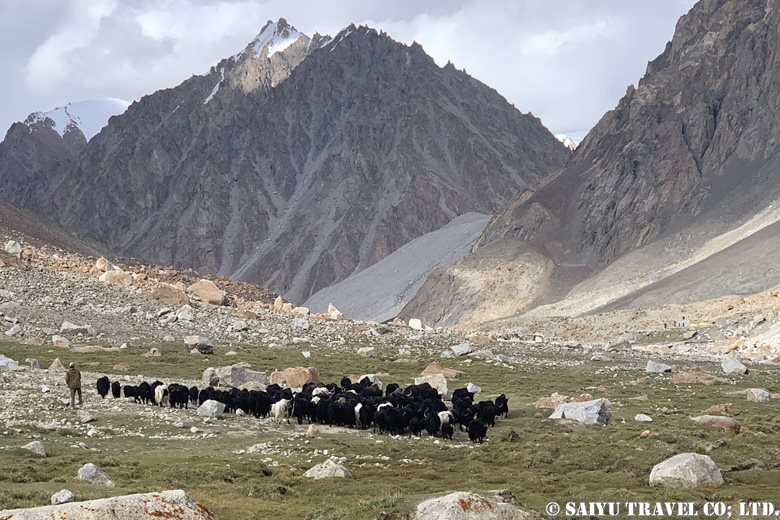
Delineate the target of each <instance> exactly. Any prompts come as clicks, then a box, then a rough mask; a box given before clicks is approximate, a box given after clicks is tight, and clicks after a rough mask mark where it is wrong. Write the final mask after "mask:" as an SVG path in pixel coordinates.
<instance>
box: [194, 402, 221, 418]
mask: <svg viewBox="0 0 780 520" xmlns="http://www.w3.org/2000/svg"><path fill="white" fill-rule="evenodd" d="M224 411H225V404H224V403H220V402H219V401H215V400H213V399H209V400H208V401H206V402H204V403H203V404H202V405H200V406H199V407H198V415H199V416H200V417H212V418H219V417H222V413H223V412H224Z"/></svg>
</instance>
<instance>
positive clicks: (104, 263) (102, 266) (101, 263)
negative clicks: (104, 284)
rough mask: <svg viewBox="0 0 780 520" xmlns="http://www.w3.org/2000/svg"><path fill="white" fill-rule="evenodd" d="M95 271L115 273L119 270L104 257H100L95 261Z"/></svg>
mask: <svg viewBox="0 0 780 520" xmlns="http://www.w3.org/2000/svg"><path fill="white" fill-rule="evenodd" d="M95 269H97V270H98V271H102V272H106V271H116V270H117V269H119V268H118V267H117V266H115V265H114V264H112V263H111V262H109V260H108V258H106V257H105V256H101V257H100V258H98V259H97V260H96V261H95Z"/></svg>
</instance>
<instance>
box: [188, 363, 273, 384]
mask: <svg viewBox="0 0 780 520" xmlns="http://www.w3.org/2000/svg"><path fill="white" fill-rule="evenodd" d="M207 370H208V369H207ZM207 376H208V377H209V378H210V380H211V382H213V381H214V380H215V379H216V381H217V384H218V385H220V386H232V387H233V388H238V387H240V386H241V385H244V384H246V383H250V382H256V383H260V384H263V385H266V386H267V385H269V384H270V377H269V375H268V373H266V372H261V371H258V370H252V369H250V368H249V367H248V366H247V365H246V364H245V363H237V364H235V365H230V366H225V367H217V368H214V372H213V374H212V373H209V374H206V373H205V372H204V374H203V378H204V383H205V382H206V381H205V378H206V377H207ZM213 386H216V385H213Z"/></svg>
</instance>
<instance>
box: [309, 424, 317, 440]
mask: <svg viewBox="0 0 780 520" xmlns="http://www.w3.org/2000/svg"><path fill="white" fill-rule="evenodd" d="M319 436H320V427H319V426H317V425H316V424H310V425H309V427H308V428H307V429H306V437H308V438H309V439H315V438H317V437H319Z"/></svg>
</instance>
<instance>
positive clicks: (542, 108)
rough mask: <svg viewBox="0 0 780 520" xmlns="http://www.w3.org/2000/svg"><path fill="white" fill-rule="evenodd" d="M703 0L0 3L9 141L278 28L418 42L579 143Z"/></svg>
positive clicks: (198, 70) (200, 66)
mask: <svg viewBox="0 0 780 520" xmlns="http://www.w3.org/2000/svg"><path fill="white" fill-rule="evenodd" d="M693 3H694V2H693V0H659V1H657V2H626V1H625V0H598V1H595V0H594V1H586V0H449V1H446V2H444V1H440V0H393V1H385V0H332V1H329V2H325V1H322V0H2V2H0V45H2V49H3V50H2V53H0V66H2V70H3V71H5V72H4V74H3V76H4V78H3V86H2V90H1V91H0V92H2V96H1V97H0V132H4V129H5V128H7V127H8V126H9V125H10V124H11V122H13V121H16V120H21V119H24V117H25V116H26V115H27V114H29V113H30V112H33V111H36V110H47V109H50V108H53V107H54V106H58V105H61V104H64V103H66V102H68V101H76V100H81V99H87V98H92V97H118V98H122V99H126V100H128V101H132V100H136V99H139V98H140V97H141V96H143V95H144V94H147V93H150V92H153V91H155V90H157V89H160V88H165V87H172V86H175V85H177V84H178V83H180V82H181V81H183V80H184V79H186V78H188V77H189V76H191V75H193V74H202V73H205V72H207V71H208V69H209V67H210V66H211V65H213V64H215V63H217V62H218V61H219V60H220V59H221V58H224V57H226V56H229V55H232V54H234V53H236V52H237V51H239V50H240V49H242V48H243V47H244V46H245V45H246V43H248V42H249V41H250V40H251V39H252V38H253V37H254V36H255V34H256V33H257V32H258V31H259V30H260V28H261V27H262V26H263V24H264V23H265V21H266V20H267V19H277V18H279V17H284V18H286V19H287V20H288V21H289V22H290V23H291V24H292V25H295V26H296V27H297V28H298V29H299V30H301V31H303V32H305V33H307V34H313V33H314V32H320V33H322V34H335V33H336V32H338V30H339V29H340V28H342V27H344V26H345V25H348V24H349V23H351V22H354V23H359V24H361V23H367V24H369V25H371V26H373V27H376V28H378V29H383V30H385V31H386V32H388V33H389V34H390V35H391V36H393V37H394V38H396V39H398V40H400V41H403V42H405V43H411V42H412V41H414V40H416V41H418V42H419V43H420V44H422V46H423V47H424V48H425V49H426V51H427V52H428V53H429V54H431V55H432V56H433V57H434V58H435V59H436V61H437V62H438V63H439V64H440V65H444V64H445V63H446V62H447V60H451V61H452V62H453V63H454V64H455V65H456V66H457V67H458V68H465V69H466V70H467V71H468V72H469V73H470V74H471V75H473V76H475V77H477V78H478V79H480V80H482V81H483V82H485V83H487V84H488V85H490V86H492V87H494V88H496V89H497V90H498V91H499V92H500V93H502V94H503V95H504V96H505V97H506V98H507V99H509V101H511V102H512V103H514V105H515V106H517V107H518V108H519V109H520V110H522V111H523V112H528V111H530V112H533V113H534V114H536V115H537V116H539V117H540V118H541V119H542V121H543V122H544V123H545V124H546V125H547V127H548V128H550V129H551V130H552V131H553V132H555V133H567V134H570V135H573V136H575V137H577V138H581V137H582V136H584V134H585V133H587V131H588V129H589V128H590V127H592V126H593V125H594V124H595V123H596V122H597V121H598V119H599V118H600V117H601V115H602V114H603V113H604V112H605V111H606V110H609V109H611V108H612V107H613V106H614V105H615V103H616V102H617V100H618V99H619V98H620V97H621V96H622V95H623V93H624V92H625V89H626V86H627V85H628V84H630V83H636V81H637V80H638V79H639V78H640V77H641V76H642V74H643V73H644V70H645V67H646V64H647V61H648V60H650V59H652V58H654V57H655V56H657V55H658V54H659V53H660V52H661V51H662V50H663V48H664V45H665V43H666V42H667V41H668V40H669V39H670V38H671V36H672V34H673V32H674V26H675V23H676V21H677V19H678V18H679V16H680V15H682V14H684V13H685V12H687V11H688V9H690V7H691V6H692V5H693Z"/></svg>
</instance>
